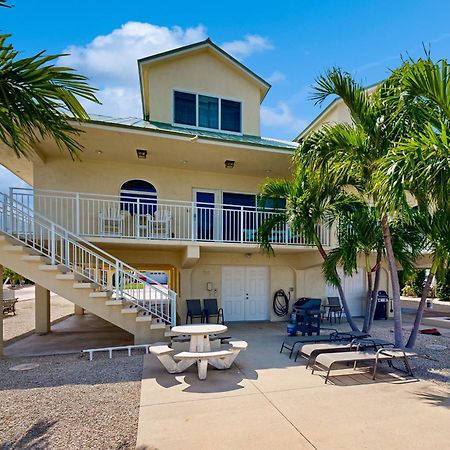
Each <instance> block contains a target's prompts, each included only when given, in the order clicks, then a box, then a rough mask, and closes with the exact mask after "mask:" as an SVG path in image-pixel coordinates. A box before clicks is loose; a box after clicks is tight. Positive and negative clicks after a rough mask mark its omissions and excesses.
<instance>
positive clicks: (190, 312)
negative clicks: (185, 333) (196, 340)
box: [186, 298, 205, 323]
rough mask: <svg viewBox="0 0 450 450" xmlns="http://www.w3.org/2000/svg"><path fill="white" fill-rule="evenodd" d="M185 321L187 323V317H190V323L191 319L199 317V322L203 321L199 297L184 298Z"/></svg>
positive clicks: (203, 316)
mask: <svg viewBox="0 0 450 450" xmlns="http://www.w3.org/2000/svg"><path fill="white" fill-rule="evenodd" d="M186 309H187V311H186V323H188V321H189V318H190V319H191V323H192V320H193V319H197V318H200V322H201V323H204V321H205V315H204V314H203V309H202V304H201V302H200V299H198V298H196V299H189V300H186Z"/></svg>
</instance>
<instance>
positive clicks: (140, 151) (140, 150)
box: [136, 148, 148, 159]
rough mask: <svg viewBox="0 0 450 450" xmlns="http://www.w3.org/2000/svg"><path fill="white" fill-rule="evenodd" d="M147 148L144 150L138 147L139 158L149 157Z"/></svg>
mask: <svg viewBox="0 0 450 450" xmlns="http://www.w3.org/2000/svg"><path fill="white" fill-rule="evenodd" d="M147 153H148V152H147V150H144V149H142V148H137V149H136V155H137V157H138V159H147Z"/></svg>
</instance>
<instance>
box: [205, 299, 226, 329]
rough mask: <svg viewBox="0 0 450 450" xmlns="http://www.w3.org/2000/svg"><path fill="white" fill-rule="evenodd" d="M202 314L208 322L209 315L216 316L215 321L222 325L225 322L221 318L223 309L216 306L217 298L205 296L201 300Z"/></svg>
mask: <svg viewBox="0 0 450 450" xmlns="http://www.w3.org/2000/svg"><path fill="white" fill-rule="evenodd" d="M203 306H204V309H203V314H204V317H205V322H206V323H209V318H210V317H211V316H217V322H216V323H220V324H222V325H224V324H225V320H224V318H223V309H222V308H219V307H218V306H217V298H205V299H204V300H203Z"/></svg>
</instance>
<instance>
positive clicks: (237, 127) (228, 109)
mask: <svg viewBox="0 0 450 450" xmlns="http://www.w3.org/2000/svg"><path fill="white" fill-rule="evenodd" d="M221 113H222V114H221V122H220V128H221V129H222V130H225V131H237V132H239V131H241V104H240V103H239V102H233V101H231V100H222V101H221Z"/></svg>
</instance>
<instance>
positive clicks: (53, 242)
mask: <svg viewBox="0 0 450 450" xmlns="http://www.w3.org/2000/svg"><path fill="white" fill-rule="evenodd" d="M50 258H51V262H52V266H54V265H55V262H56V236H55V224H54V223H52V224H51V227H50Z"/></svg>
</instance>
